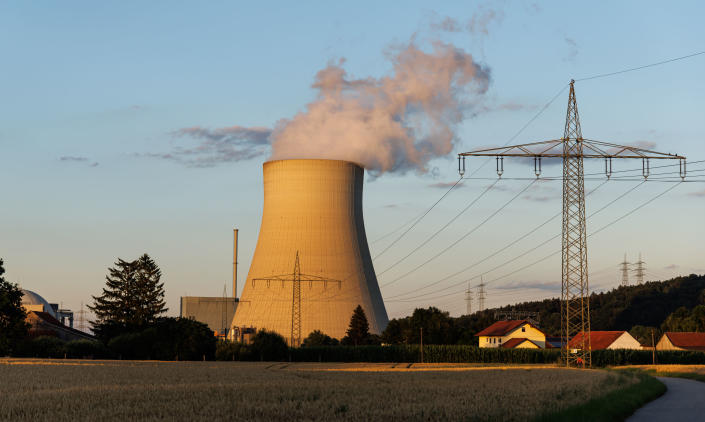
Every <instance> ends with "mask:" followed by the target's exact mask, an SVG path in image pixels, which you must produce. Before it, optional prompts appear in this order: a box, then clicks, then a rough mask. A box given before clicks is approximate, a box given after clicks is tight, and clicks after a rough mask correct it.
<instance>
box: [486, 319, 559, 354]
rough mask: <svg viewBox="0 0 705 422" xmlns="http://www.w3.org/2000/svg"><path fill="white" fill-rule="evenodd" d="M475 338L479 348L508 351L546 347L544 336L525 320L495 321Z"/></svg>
mask: <svg viewBox="0 0 705 422" xmlns="http://www.w3.org/2000/svg"><path fill="white" fill-rule="evenodd" d="M475 337H479V345H480V347H502V348H509V349H522V348H531V349H543V348H544V347H546V334H545V333H544V332H543V331H541V330H540V329H539V328H538V327H537V326H535V325H534V324H532V323H531V322H529V321H527V320H525V319H521V320H510V321H497V322H495V323H494V324H492V325H490V326H489V327H487V328H485V329H484V330H482V331H480V332H479V333H477V334H475Z"/></svg>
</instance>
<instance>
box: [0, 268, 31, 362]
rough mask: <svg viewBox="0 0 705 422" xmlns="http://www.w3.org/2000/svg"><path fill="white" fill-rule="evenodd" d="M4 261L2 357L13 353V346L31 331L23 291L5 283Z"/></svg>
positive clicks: (0, 312)
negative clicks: (24, 306) (23, 301)
mask: <svg viewBox="0 0 705 422" xmlns="http://www.w3.org/2000/svg"><path fill="white" fill-rule="evenodd" d="M4 273H5V268H3V261H2V259H0V356H4V355H5V354H7V353H9V352H11V351H12V348H13V344H14V343H16V342H17V341H18V340H21V339H22V338H23V337H24V336H25V335H26V334H27V330H28V329H29V325H28V324H27V322H26V321H25V319H26V318H27V314H26V312H25V310H24V308H23V307H22V290H21V289H20V288H19V287H18V286H17V284H13V283H10V282H7V281H5V278H4V277H3V276H2V275H3V274H4Z"/></svg>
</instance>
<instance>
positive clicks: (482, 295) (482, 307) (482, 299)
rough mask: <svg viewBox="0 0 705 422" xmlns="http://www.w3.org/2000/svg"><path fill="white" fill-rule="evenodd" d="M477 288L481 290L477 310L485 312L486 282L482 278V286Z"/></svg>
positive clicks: (478, 294) (478, 295) (478, 293)
mask: <svg viewBox="0 0 705 422" xmlns="http://www.w3.org/2000/svg"><path fill="white" fill-rule="evenodd" d="M477 287H478V289H479V290H478V292H477V310H478V311H480V312H482V311H484V310H485V282H484V281H482V277H480V284H479V285H478V286H477Z"/></svg>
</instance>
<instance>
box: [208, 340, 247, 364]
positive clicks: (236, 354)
mask: <svg viewBox="0 0 705 422" xmlns="http://www.w3.org/2000/svg"><path fill="white" fill-rule="evenodd" d="M215 360H252V351H251V350H250V347H249V346H248V345H246V344H244V343H238V342H232V341H223V340H220V341H218V344H216V346H215Z"/></svg>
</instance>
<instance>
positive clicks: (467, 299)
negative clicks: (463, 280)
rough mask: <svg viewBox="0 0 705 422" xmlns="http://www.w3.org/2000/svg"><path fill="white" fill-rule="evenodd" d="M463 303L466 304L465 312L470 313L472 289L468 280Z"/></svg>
mask: <svg viewBox="0 0 705 422" xmlns="http://www.w3.org/2000/svg"><path fill="white" fill-rule="evenodd" d="M465 305H466V306H467V308H466V312H465V314H466V315H470V314H471V313H472V290H471V289H470V282H468V289H467V290H465Z"/></svg>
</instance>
